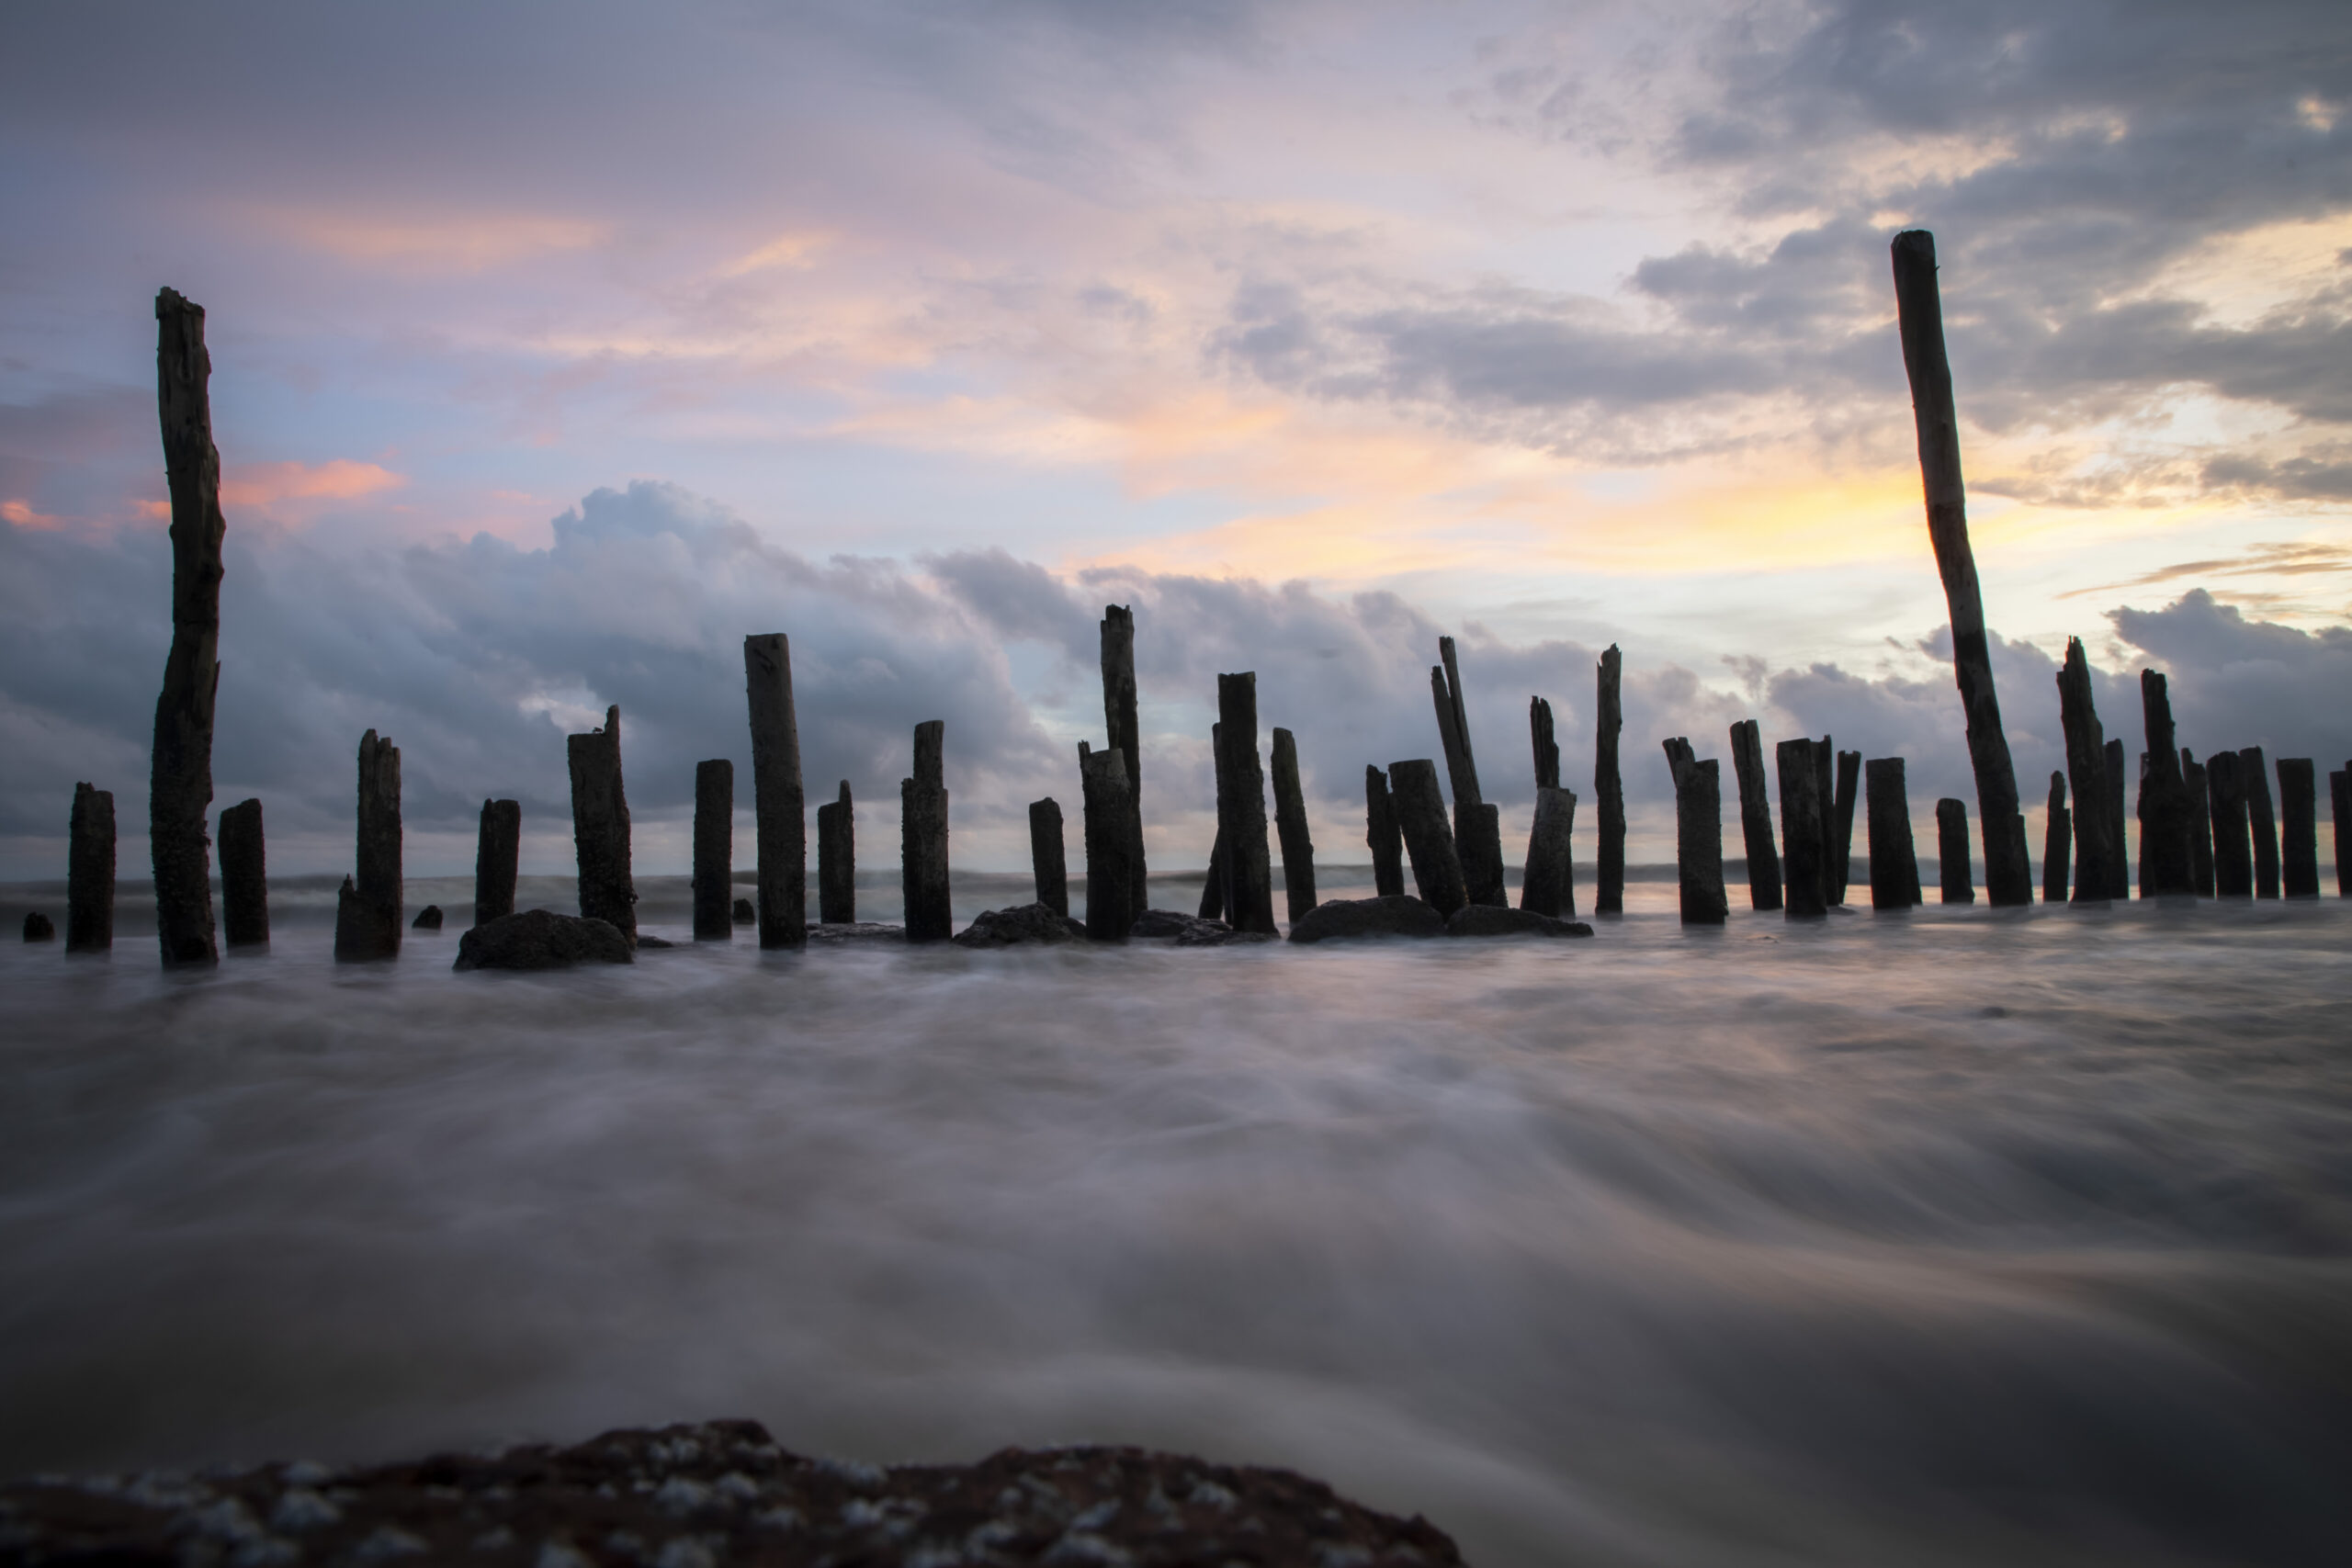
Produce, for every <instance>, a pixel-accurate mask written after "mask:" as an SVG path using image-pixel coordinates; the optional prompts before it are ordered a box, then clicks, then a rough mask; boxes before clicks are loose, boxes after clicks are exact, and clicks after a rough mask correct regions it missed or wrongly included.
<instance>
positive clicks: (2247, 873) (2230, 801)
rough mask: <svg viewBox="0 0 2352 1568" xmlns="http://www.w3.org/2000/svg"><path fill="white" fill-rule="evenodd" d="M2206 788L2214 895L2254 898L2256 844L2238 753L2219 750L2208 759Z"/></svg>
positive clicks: (2206, 760)
mask: <svg viewBox="0 0 2352 1568" xmlns="http://www.w3.org/2000/svg"><path fill="white" fill-rule="evenodd" d="M2205 788H2206V792H2207V794H2208V795H2209V797H2210V799H2211V809H2212V813H2213V894H2214V897H2220V898H2251V897H2254V846H2253V844H2252V843H2251V842H2250V841H2249V840H2247V837H2246V819H2245V789H2244V788H2243V787H2242V785H2241V784H2240V782H2239V779H2238V754H2237V753H2236V752H2235V751H2229V750H2222V751H2216V752H2214V753H2213V754H2212V755H2211V756H2210V757H2208V758H2206V759H2205Z"/></svg>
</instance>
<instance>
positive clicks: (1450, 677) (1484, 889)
mask: <svg viewBox="0 0 2352 1568" xmlns="http://www.w3.org/2000/svg"><path fill="white" fill-rule="evenodd" d="M1437 651H1438V658H1439V659H1440V660H1442V662H1441V663H1439V664H1433V665H1431V666H1430V697H1431V698H1432V699H1433V700H1434V701H1435V703H1436V705H1437V733H1438V739H1439V740H1440V741H1441V742H1442V744H1443V745H1444V748H1445V772H1446V777H1447V779H1448V780H1449V781H1450V782H1451V783H1452V784H1453V839H1454V847H1455V850H1456V852H1457V853H1458V854H1459V855H1460V857H1461V861H1462V874H1463V876H1464V879H1465V886H1467V887H1468V889H1469V893H1470V902H1472V903H1473V904H1491V905H1494V906H1495V907H1497V908H1508V907H1509V906H1510V897H1509V896H1508V895H1507V894H1506V893H1505V892H1504V890H1503V840H1502V835H1501V833H1500V832H1498V831H1497V830H1496V829H1495V825H1494V818H1492V817H1490V816H1489V815H1488V813H1487V808H1486V806H1487V797H1486V796H1485V795H1482V794H1481V793H1479V789H1478V760H1477V758H1476V755H1475V754H1474V753H1473V752H1472V751H1471V749H1470V715H1469V710H1468V709H1466V708H1465V707H1464V705H1463V702H1462V671H1461V670H1460V669H1459V668H1458V667H1457V666H1456V665H1455V663H1454V655H1453V638H1452V637H1440V638H1438V639H1437Z"/></svg>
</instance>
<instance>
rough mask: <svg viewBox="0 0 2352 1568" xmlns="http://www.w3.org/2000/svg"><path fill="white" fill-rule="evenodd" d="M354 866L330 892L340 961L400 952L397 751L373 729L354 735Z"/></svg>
mask: <svg viewBox="0 0 2352 1568" xmlns="http://www.w3.org/2000/svg"><path fill="white" fill-rule="evenodd" d="M354 859H355V861H356V867H355V870H354V873H353V874H352V875H350V876H346V877H345V878H344V879H343V886H342V888H341V889H340V890H339V891H338V892H337V894H336V895H335V911H334V955H335V958H336V959H337V961H339V962H351V963H364V962H366V961H368V960H370V959H377V958H398V957H399V956H400V953H401V752H400V748H399V747H397V746H395V745H393V744H392V742H391V739H390V737H386V738H384V739H378V738H377V735H376V732H375V731H374V730H372V729H371V730H369V731H368V733H367V734H365V735H363V736H361V737H360V738H359V832H358V845H357V852H356V855H355V856H354Z"/></svg>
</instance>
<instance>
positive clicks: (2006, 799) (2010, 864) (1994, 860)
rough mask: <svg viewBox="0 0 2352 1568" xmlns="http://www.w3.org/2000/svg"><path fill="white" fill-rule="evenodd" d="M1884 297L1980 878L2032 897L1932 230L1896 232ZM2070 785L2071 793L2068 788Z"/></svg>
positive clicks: (2004, 901) (2004, 899)
mask: <svg viewBox="0 0 2352 1568" xmlns="http://www.w3.org/2000/svg"><path fill="white" fill-rule="evenodd" d="M1894 302H1895V314H1896V318H1897V321H1898V322H1899V328H1898V330H1899V332H1900V334H1901V336H1902V339H1903V368H1904V371H1905V374H1906V375H1908V376H1909V378H1910V380H1911V410H1912V415H1913V421H1914V423H1915V424H1916V425H1917V430H1918V437H1919V478H1920V480H1921V482H1922V484H1923V486H1924V488H1925V490H1926V492H1927V502H1928V541H1929V542H1930V543H1931V544H1932V545H1933V546H1934V547H1935V552H1936V570H1937V571H1938V573H1939V575H1941V577H1942V578H1943V582H1944V603H1945V604H1946V605H1947V607H1948V608H1949V609H1950V610H1951V661H1952V673H1953V675H1954V677H1955V678H1956V679H1957V680H1958V682H1959V685H1960V702H1961V707H1962V711H1963V712H1964V713H1965V714H1966V716H1967V720H1968V757H1969V761H1970V762H1971V763H1972V764H1973V767H1974V770H1975V773H1976V810H1977V814H1978V815H1979V816H1980V817H1981V818H1983V823H1982V826H1983V828H1984V834H1985V890H1986V892H1987V893H1988V894H1989V895H1990V896H1991V898H1992V901H1993V902H1994V903H1995V904H1996V905H2010V904H2030V903H2032V902H2033V874H2032V872H2031V870H2030V867H2029V866H2028V865H2027V863H2026V852H2025V819H2024V818H2022V817H2021V816H2019V815H2018V779H2017V772H2016V770H2015V769H2014V768H2013V767H2012V766H2011V765H2010V762H2009V741H2008V734H2007V731H2006V730H2004V729H2003V728H2001V704H2000V699H1999V697H1998V696H1997V695H1996V694H1995V693H1994V690H1993V660H1992V653H1991V650H1990V648H1989V646H1988V643H1987V638H1986V635H1985V596H1984V593H1983V591H1982V590H1981V589H1980V588H1979V587H1978V585H1977V581H1976V557H1975V554H1974V553H1973V551H1972V550H1971V549H1970V548H1969V544H1968V497H1967V491H1966V487H1965V486H1964V485H1963V484H1962V479H1961V472H1960V417H1959V415H1958V413H1957V412H1955V411H1954V408H1953V404H1952V394H1951V361H1950V360H1949V359H1947V358H1946V357H1945V355H1944V321H1943V301H1942V299H1941V298H1940V296H1939V291H1938V288H1937V284H1936V237H1935V236H1934V235H1933V234H1930V233H1929V232H1928V231H1926V230H1925V229H1910V230H1905V231H1904V232H1902V233H1900V234H1897V235H1896V236H1895V237H1894ZM2078 793H2079V792H2078Z"/></svg>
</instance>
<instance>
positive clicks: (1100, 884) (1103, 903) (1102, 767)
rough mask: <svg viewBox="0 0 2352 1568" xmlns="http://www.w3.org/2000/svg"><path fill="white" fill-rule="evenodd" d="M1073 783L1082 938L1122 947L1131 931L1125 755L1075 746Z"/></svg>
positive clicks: (1132, 859)
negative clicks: (1082, 886) (1080, 811)
mask: <svg viewBox="0 0 2352 1568" xmlns="http://www.w3.org/2000/svg"><path fill="white" fill-rule="evenodd" d="M1078 780H1079V789H1080V795H1081V798H1082V799H1083V801H1084V807H1085V812H1086V830H1085V840H1086V934H1087V935H1088V936H1089V937H1091V938H1092V939H1093V940H1094V941H1096V942H1125V941H1126V940H1127V933H1128V932H1129V931H1133V930H1134V929H1135V923H1136V906H1135V872H1136V866H1135V844H1134V841H1133V839H1132V837H1131V836H1130V835H1129V833H1128V832H1127V818H1129V816H1130V815H1131V814H1132V810H1133V807H1134V804H1135V801H1134V796H1132V795H1129V794H1128V792H1127V759H1126V754H1125V752H1123V751H1121V750H1119V749H1118V748H1117V747H1115V746H1114V747H1111V748H1109V749H1108V750H1102V751H1097V750H1094V749H1093V748H1091V747H1090V746H1089V745H1087V743H1086V742H1085V741H1083V740H1081V741H1080V742H1079V743H1078Z"/></svg>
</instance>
